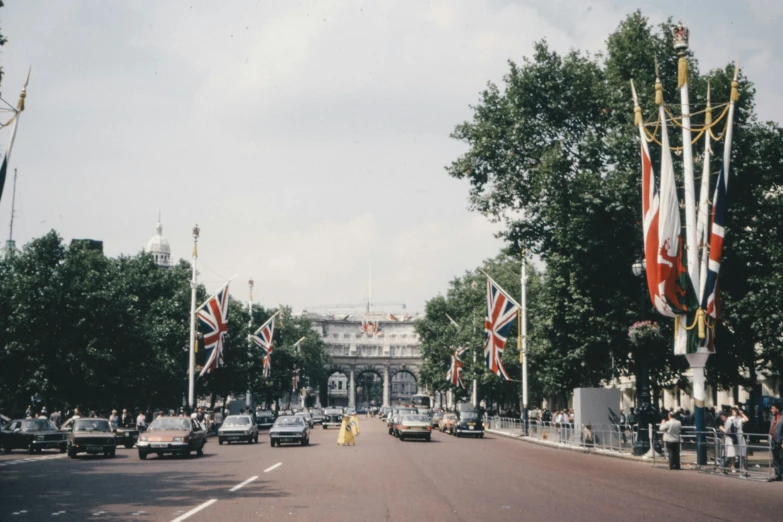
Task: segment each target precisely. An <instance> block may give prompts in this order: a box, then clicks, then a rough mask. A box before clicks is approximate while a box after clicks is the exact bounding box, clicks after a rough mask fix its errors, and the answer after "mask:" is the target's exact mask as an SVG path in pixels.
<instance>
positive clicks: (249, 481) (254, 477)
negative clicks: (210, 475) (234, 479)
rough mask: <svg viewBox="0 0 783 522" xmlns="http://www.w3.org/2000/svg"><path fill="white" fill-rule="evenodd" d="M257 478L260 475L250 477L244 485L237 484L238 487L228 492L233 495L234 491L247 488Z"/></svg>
mask: <svg viewBox="0 0 783 522" xmlns="http://www.w3.org/2000/svg"><path fill="white" fill-rule="evenodd" d="M257 478H258V475H253V476H252V477H250V478H249V479H247V480H246V481H244V482H243V483H241V484H237V485H236V486H234V487H233V488H231V489H229V490H228V491H229V492H231V493H233V492H234V491H237V490H238V489H242V488H243V487H245V486H247V485H248V484H250V483H251V482H253V481H254V480H256V479H257Z"/></svg>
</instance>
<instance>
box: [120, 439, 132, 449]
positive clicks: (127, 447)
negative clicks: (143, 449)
mask: <svg viewBox="0 0 783 522" xmlns="http://www.w3.org/2000/svg"><path fill="white" fill-rule="evenodd" d="M122 445H123V446H125V449H131V448H133V442H132V441H131V442H124V443H123V444H122Z"/></svg>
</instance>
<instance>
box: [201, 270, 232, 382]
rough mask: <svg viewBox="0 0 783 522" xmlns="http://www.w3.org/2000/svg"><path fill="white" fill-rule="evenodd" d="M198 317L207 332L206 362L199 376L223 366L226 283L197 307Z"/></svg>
mask: <svg viewBox="0 0 783 522" xmlns="http://www.w3.org/2000/svg"><path fill="white" fill-rule="evenodd" d="M197 314H198V319H199V322H200V324H202V325H204V326H205V327H206V328H207V329H208V332H207V333H205V334H204V348H205V349H206V351H207V362H206V364H204V368H203V369H202V370H201V373H200V374H199V377H203V376H204V375H207V374H208V373H211V372H212V371H213V370H215V369H217V368H219V367H220V366H223V337H225V335H226V333H227V332H228V283H226V284H225V286H224V287H223V288H221V289H220V290H219V291H218V293H216V294H215V295H213V296H212V297H211V298H210V299H209V300H208V301H207V302H206V303H204V304H203V305H201V307H200V308H199V309H198V312H197Z"/></svg>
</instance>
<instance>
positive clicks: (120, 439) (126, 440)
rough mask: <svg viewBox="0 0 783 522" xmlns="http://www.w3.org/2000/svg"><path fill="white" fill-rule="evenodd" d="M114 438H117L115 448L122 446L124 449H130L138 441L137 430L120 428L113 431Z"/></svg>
mask: <svg viewBox="0 0 783 522" xmlns="http://www.w3.org/2000/svg"><path fill="white" fill-rule="evenodd" d="M114 436H115V437H117V446H119V445H120V444H122V445H123V446H125V448H126V449H131V448H132V447H133V445H134V444H136V441H137V440H139V430H137V429H136V428H123V427H122V426H120V427H119V428H115V429H114Z"/></svg>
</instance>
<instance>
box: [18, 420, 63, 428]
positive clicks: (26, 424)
mask: <svg viewBox="0 0 783 522" xmlns="http://www.w3.org/2000/svg"><path fill="white" fill-rule="evenodd" d="M55 429H57V428H55V427H54V426H53V425H52V423H51V422H49V419H27V420H23V421H22V431H43V430H55Z"/></svg>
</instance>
